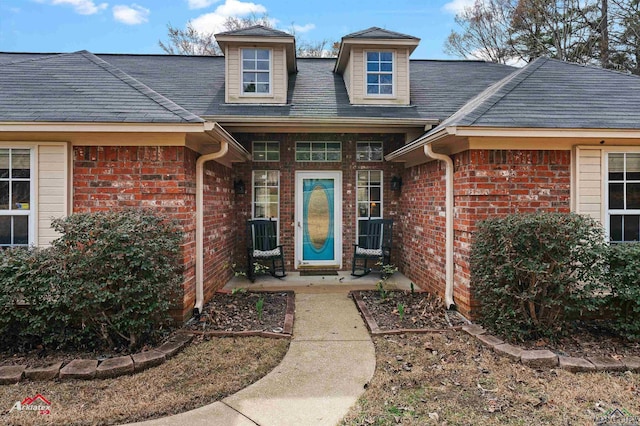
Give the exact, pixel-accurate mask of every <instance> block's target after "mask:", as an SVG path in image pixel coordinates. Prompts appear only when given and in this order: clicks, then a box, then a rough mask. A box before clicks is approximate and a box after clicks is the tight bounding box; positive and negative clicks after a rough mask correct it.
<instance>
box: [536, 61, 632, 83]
mask: <svg viewBox="0 0 640 426" xmlns="http://www.w3.org/2000/svg"><path fill="white" fill-rule="evenodd" d="M545 57H546V56H545ZM546 58H547V59H548V60H549V61H551V62H557V63H560V64H565V65H573V66H576V67H579V68H586V69H590V70H600V71H607V72H609V73H612V74H615V75H619V76H623V77H624V76H626V77H632V78H636V79H637V78H640V75H636V74H632V73H628V72H622V71H619V70H612V69H610V68H602V67H599V66H596V65H591V64H580V63H578V62H569V61H563V60H562V59H556V58H549V57H546Z"/></svg>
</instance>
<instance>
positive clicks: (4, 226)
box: [0, 216, 11, 245]
mask: <svg viewBox="0 0 640 426" xmlns="http://www.w3.org/2000/svg"><path fill="white" fill-rule="evenodd" d="M0 244H2V245H9V244H11V216H0Z"/></svg>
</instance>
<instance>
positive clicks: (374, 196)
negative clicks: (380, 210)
mask: <svg viewBox="0 0 640 426" xmlns="http://www.w3.org/2000/svg"><path fill="white" fill-rule="evenodd" d="M369 199H370V200H371V201H378V202H380V200H381V199H382V198H381V197H380V187H379V186H372V187H371V197H370V198H369Z"/></svg>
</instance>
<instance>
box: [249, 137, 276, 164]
mask: <svg viewBox="0 0 640 426" xmlns="http://www.w3.org/2000/svg"><path fill="white" fill-rule="evenodd" d="M256 143H265V144H266V143H275V144H278V159H277V160H268V159H266V154H267V152H268V151H265V159H264V160H256V159H255V157H254V154H255V152H256V149H255V147H256ZM251 161H253V162H254V163H274V162H279V161H280V142H279V141H253V142H251Z"/></svg>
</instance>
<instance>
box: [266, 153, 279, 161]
mask: <svg viewBox="0 0 640 426" xmlns="http://www.w3.org/2000/svg"><path fill="white" fill-rule="evenodd" d="M267 160H268V161H279V160H280V153H279V152H267Z"/></svg>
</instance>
